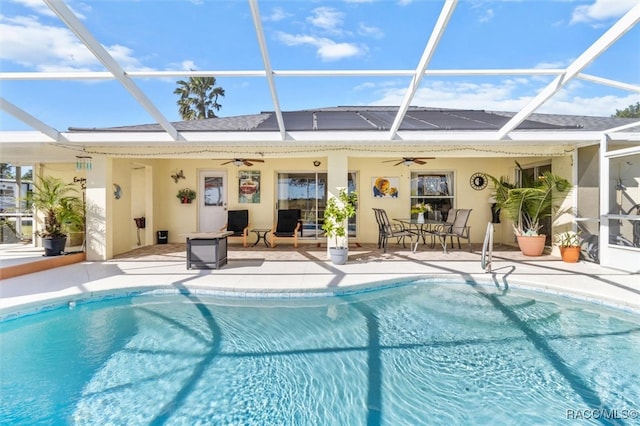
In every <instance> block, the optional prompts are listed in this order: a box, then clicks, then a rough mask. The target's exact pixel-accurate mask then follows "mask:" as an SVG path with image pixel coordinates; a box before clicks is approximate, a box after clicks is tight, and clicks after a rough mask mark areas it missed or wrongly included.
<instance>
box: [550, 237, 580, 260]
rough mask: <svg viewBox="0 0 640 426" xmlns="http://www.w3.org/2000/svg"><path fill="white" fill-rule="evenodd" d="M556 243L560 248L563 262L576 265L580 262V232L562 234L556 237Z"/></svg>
mask: <svg viewBox="0 0 640 426" xmlns="http://www.w3.org/2000/svg"><path fill="white" fill-rule="evenodd" d="M556 241H557V242H558V246H559V247H560V256H561V257H562V260H563V261H565V262H568V263H576V262H577V261H578V260H580V249H581V247H580V244H581V242H582V238H581V237H580V232H573V231H566V232H562V233H560V234H557V235H556Z"/></svg>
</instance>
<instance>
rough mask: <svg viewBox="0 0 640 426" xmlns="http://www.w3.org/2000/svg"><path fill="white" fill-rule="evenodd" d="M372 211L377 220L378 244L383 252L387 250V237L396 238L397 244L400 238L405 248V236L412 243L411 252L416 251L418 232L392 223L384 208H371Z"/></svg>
mask: <svg viewBox="0 0 640 426" xmlns="http://www.w3.org/2000/svg"><path fill="white" fill-rule="evenodd" d="M373 211H374V213H375V214H376V220H379V231H380V235H379V237H378V238H379V244H381V245H382V248H383V251H384V253H386V252H387V246H388V243H389V238H396V239H397V243H398V244H399V243H400V240H402V247H405V248H406V244H405V238H407V237H409V239H410V240H411V243H410V244H411V245H413V247H412V248H411V251H412V252H413V253H415V252H416V249H417V248H418V242H419V241H420V238H419V237H420V236H419V235H418V234H416V233H415V232H411V231H410V230H408V229H404V228H402V227H401V226H396V225H394V224H392V223H391V221H390V220H389V216H388V215H387V212H386V210H384V209H373ZM414 240H415V241H414Z"/></svg>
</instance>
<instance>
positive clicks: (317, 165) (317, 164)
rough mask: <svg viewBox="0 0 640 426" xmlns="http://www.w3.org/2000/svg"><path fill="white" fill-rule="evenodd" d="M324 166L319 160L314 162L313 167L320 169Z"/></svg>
mask: <svg viewBox="0 0 640 426" xmlns="http://www.w3.org/2000/svg"><path fill="white" fill-rule="evenodd" d="M320 164H322V163H321V162H320V161H319V160H313V165H314V166H316V167H319V166H320Z"/></svg>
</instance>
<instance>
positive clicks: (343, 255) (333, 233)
mask: <svg viewBox="0 0 640 426" xmlns="http://www.w3.org/2000/svg"><path fill="white" fill-rule="evenodd" d="M357 201H358V195H357V194H356V193H355V192H351V193H347V190H346V189H344V188H342V189H341V190H340V193H339V194H338V197H331V198H329V200H328V201H327V206H326V207H325V209H324V216H323V219H324V221H323V223H322V230H323V231H324V232H325V234H326V236H327V237H328V238H330V239H334V241H335V245H334V246H333V247H331V246H330V247H329V255H330V256H331V261H332V262H333V263H334V264H336V265H344V263H345V262H346V261H347V257H348V255H349V254H348V252H349V248H348V246H347V244H346V239H345V236H346V235H347V233H346V226H347V221H348V219H349V218H350V217H353V216H354V215H355V214H356V203H357Z"/></svg>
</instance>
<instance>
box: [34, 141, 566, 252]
mask: <svg viewBox="0 0 640 426" xmlns="http://www.w3.org/2000/svg"><path fill="white" fill-rule="evenodd" d="M331 155H337V156H338V157H339V158H344V159H345V160H346V161H345V162H342V161H335V159H334V161H332V157H331ZM331 155H317V156H313V157H298V158H270V157H268V156H265V157H264V160H265V162H264V163H254V165H253V166H252V167H245V166H241V167H239V168H238V167H236V166H235V165H233V164H232V163H230V164H227V165H222V164H221V163H223V162H225V160H212V159H177V158H174V159H140V158H115V159H109V160H108V161H105V162H104V168H105V169H104V170H101V167H100V166H99V164H100V161H101V160H97V159H94V168H93V170H91V171H88V172H86V173H85V172H84V171H82V174H83V175H84V174H88V175H93V174H96V173H101V174H102V175H103V176H102V177H98V178H96V177H95V176H90V181H94V182H97V185H98V186H96V184H92V185H90V192H91V193H92V194H93V195H92V196H91V197H90V198H91V199H89V200H88V205H90V206H93V207H91V208H90V211H89V212H88V216H91V217H92V221H93V222H92V223H94V225H93V226H92V228H91V232H94V233H98V234H100V235H99V237H96V236H94V237H96V238H93V237H92V238H91V241H92V244H97V245H98V246H99V245H101V244H102V245H103V246H104V247H102V248H98V249H95V248H94V249H92V253H93V254H92V255H91V256H88V259H90V260H100V259H102V258H111V257H113V256H115V255H118V254H121V253H124V252H127V251H130V250H132V249H134V248H136V247H138V237H137V229H136V226H135V221H134V218H135V217H140V216H144V217H145V219H146V228H145V229H144V230H141V231H140V245H151V244H155V243H156V233H157V231H159V230H166V231H169V242H171V243H176V242H184V239H185V237H184V234H186V233H189V232H194V231H198V214H199V203H198V200H199V199H200V197H202V194H200V191H199V189H198V176H199V172H201V171H205V170H217V171H224V172H226V175H227V194H226V196H227V202H228V208H229V209H248V210H249V220H250V224H251V227H252V228H271V227H272V226H273V223H274V216H275V212H276V181H277V174H278V173H279V172H328V173H329V175H328V176H329V178H328V184H329V190H330V192H337V189H336V188H332V186H336V187H340V186H344V185H346V173H347V172H357V191H358V193H359V202H358V216H357V238H356V239H355V240H354V241H357V242H360V243H376V242H377V240H378V230H377V226H375V218H374V216H373V212H372V208H374V207H375V208H384V209H386V210H387V212H388V214H389V217H390V218H406V217H409V216H410V213H409V209H410V205H411V200H410V184H411V173H412V172H421V173H423V172H427V173H428V172H452V173H453V174H454V182H453V191H454V194H455V205H454V206H453V207H454V208H470V209H472V213H471V216H470V219H469V225H470V226H471V240H472V242H473V243H481V242H482V239H483V236H484V231H485V229H486V226H487V223H489V222H490V221H491V218H492V216H491V208H490V203H489V198H490V196H491V184H489V185H487V187H486V188H484V189H482V190H475V189H473V188H472V187H471V185H470V183H469V180H470V178H471V175H472V174H474V173H476V172H482V173H485V174H491V175H493V176H496V177H500V176H507V177H509V178H510V179H513V176H514V170H515V160H517V161H518V162H520V163H521V164H522V165H523V166H526V165H528V164H533V163H540V162H541V161H545V162H551V163H552V168H553V171H554V172H556V173H558V174H560V175H562V176H564V177H566V178H568V179H570V180H571V176H572V167H573V166H572V159H571V158H572V157H571V155H567V156H564V157H522V158H514V157H482V158H464V157H449V158H436V159H433V160H427V164H425V165H415V164H414V165H411V166H410V167H407V166H405V165H402V164H400V165H397V166H394V165H393V164H394V163H389V162H383V160H385V159H388V158H380V157H362V156H346V157H343V156H342V154H340V153H336V154H331ZM389 158H395V157H393V156H390V157H389ZM314 160H317V161H320V163H321V164H320V166H317V167H316V166H314V164H313V162H314ZM180 170H182V171H183V174H184V176H185V179H179V180H178V182H174V180H173V178H172V177H171V175H173V174H176V172H178V171H180ZM239 170H251V171H260V174H261V175H260V186H261V188H260V191H261V197H260V202H259V203H255V204H245V203H239V201H238V196H237V194H238V184H239V181H238V172H239ZM336 170H339V174H341V175H342V174H344V177H343V176H340V177H339V178H338V179H332V178H331V176H332V173H338V172H336ZM42 172H44V173H46V174H52V175H57V176H60V177H62V178H63V179H65V180H66V181H72V180H73V178H74V176H76V175H78V174H79V172H77V171H76V170H75V165H74V164H54V165H44V166H43V167H42ZM379 176H388V177H397V178H398V179H399V197H398V198H397V199H380V198H374V197H373V195H372V188H371V181H372V178H375V177H379ZM100 182H101V183H100ZM114 184H117V185H119V187H120V188H121V197H120V199H116V198H115V194H114V190H115V186H114ZM100 185H102V186H101V187H100ZM185 187H189V188H192V189H195V190H196V191H197V198H196V200H194V202H193V203H192V204H181V203H180V201H179V200H178V198H177V197H176V193H177V191H178V190H179V189H181V188H185ZM96 196H97V197H103V199H102V200H101V201H99V202H96V200H95V199H94V197H96ZM100 221H102V223H101V224H100ZM495 230H496V235H495V241H496V244H500V243H503V244H515V239H514V237H513V232H512V230H511V223H510V222H509V221H508V220H507V219H506V218H504V217H502V220H501V223H500V224H496V225H495ZM102 238H104V240H103V239H102ZM307 241H308V242H312V243H314V244H315V243H317V242H318V240H307ZM301 243H305V240H304V239H302V240H301ZM88 254H89V253H88Z"/></svg>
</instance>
